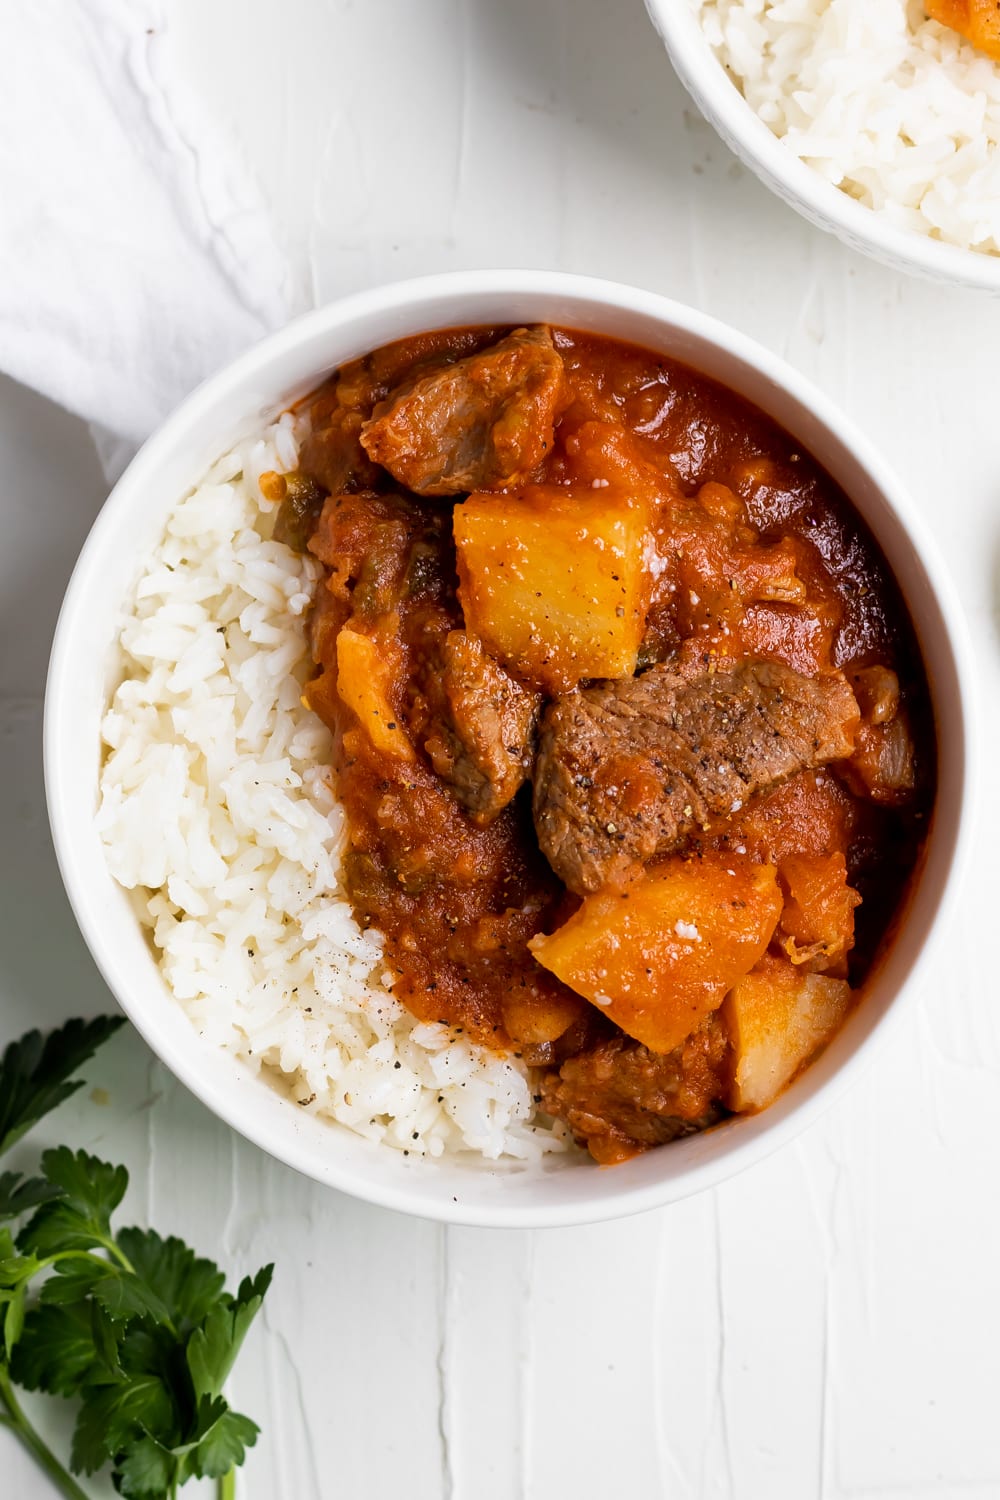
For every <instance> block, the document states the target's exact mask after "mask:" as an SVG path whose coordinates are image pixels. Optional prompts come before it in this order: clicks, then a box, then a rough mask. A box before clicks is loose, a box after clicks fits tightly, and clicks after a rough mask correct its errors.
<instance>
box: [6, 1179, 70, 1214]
mask: <svg viewBox="0 0 1000 1500" xmlns="http://www.w3.org/2000/svg"><path fill="white" fill-rule="evenodd" d="M60 1192H61V1189H59V1188H57V1187H55V1186H54V1184H53V1183H51V1182H45V1181H44V1179H43V1178H41V1177H25V1176H23V1175H22V1173H20V1172H0V1220H2V1219H17V1218H19V1217H20V1215H21V1214H24V1213H27V1212H28V1209H29V1208H37V1207H38V1205H39V1204H40V1203H48V1202H49V1201H50V1200H51V1199H52V1198H58V1197H59V1196H60Z"/></svg>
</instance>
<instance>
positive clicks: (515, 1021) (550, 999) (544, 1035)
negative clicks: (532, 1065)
mask: <svg viewBox="0 0 1000 1500" xmlns="http://www.w3.org/2000/svg"><path fill="white" fill-rule="evenodd" d="M540 977H541V978H542V979H543V981H544V987H543V986H542V985H537V986H528V985H525V986H524V988H521V986H520V985H514V986H512V988H511V989H510V990H508V992H507V994H506V995H504V998H503V1023H504V1026H505V1027H506V1028H507V1033H508V1035H509V1036H510V1037H511V1038H512V1039H513V1040H514V1041H516V1042H526V1043H528V1044H529V1045H532V1046H538V1045H539V1044H541V1043H543V1042H554V1041H557V1040H558V1038H559V1037H561V1036H562V1035H563V1033H564V1032H565V1031H567V1030H568V1029H569V1028H570V1026H572V1025H573V1023H574V1022H575V1021H579V1020H580V1019H581V1018H582V1016H583V1015H584V1014H585V1013H586V1011H587V1005H586V1001H584V1000H583V999H582V997H581V996H580V995H574V994H573V993H572V992H571V991H570V990H567V989H564V988H563V986H562V985H556V984H553V982H552V980H551V979H550V978H549V976H548V975H547V974H545V975H541V976H540Z"/></svg>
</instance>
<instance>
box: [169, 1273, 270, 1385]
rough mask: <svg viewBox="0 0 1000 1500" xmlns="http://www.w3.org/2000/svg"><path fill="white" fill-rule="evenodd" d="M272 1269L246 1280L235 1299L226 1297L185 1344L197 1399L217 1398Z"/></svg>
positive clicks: (241, 1284) (258, 1305)
mask: <svg viewBox="0 0 1000 1500" xmlns="http://www.w3.org/2000/svg"><path fill="white" fill-rule="evenodd" d="M273 1271H274V1267H273V1266H265V1267H264V1268H263V1270H260V1271H258V1272H257V1275H256V1276H255V1277H254V1278H253V1280H251V1279H250V1277H249V1276H248V1277H245V1278H244V1280H243V1281H242V1282H241V1283H240V1289H239V1291H238V1292H237V1293H236V1296H235V1297H226V1298H225V1299H224V1300H223V1301H222V1302H221V1303H220V1305H219V1306H218V1307H216V1308H214V1309H213V1311H212V1312H210V1313H209V1315H208V1317H207V1318H206V1319H205V1321H204V1322H203V1323H202V1325H201V1327H200V1328H196V1329H195V1331H194V1333H192V1335H191V1337H190V1339H189V1340H188V1346H187V1365H188V1369H189V1370H190V1372H191V1380H192V1383H193V1385H194V1390H195V1395H196V1396H218V1395H219V1394H220V1392H221V1390H222V1387H223V1386H224V1385H225V1383H226V1378H227V1376H228V1375H229V1372H230V1370H231V1369H232V1368H233V1365H234V1363H235V1361H236V1356H237V1354H239V1352H240V1345H241V1344H242V1343H243V1340H244V1339H245V1338H246V1335H247V1330H248V1329H249V1327H250V1324H251V1323H252V1322H253V1320H254V1318H255V1317H256V1316H257V1313H258V1311H259V1310H260V1304H261V1302H262V1301H263V1299H264V1293H265V1292H266V1291H267V1289H268V1287H269V1286H270V1284H271V1275H272V1272H273Z"/></svg>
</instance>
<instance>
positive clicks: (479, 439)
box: [361, 328, 565, 495]
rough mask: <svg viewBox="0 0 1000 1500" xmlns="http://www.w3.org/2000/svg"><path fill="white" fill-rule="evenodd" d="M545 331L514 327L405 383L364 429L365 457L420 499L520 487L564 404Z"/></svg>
mask: <svg viewBox="0 0 1000 1500" xmlns="http://www.w3.org/2000/svg"><path fill="white" fill-rule="evenodd" d="M564 390H565V383H564V377H563V365H562V359H561V358H560V356H559V354H558V353H557V352H556V349H555V347H554V346H553V343H552V335H551V334H550V333H549V330H548V329H547V328H519V329H517V330H516V332H514V333H512V334H511V335H510V336H509V337H508V338H505V339H501V340H500V342H499V343H498V344H492V345H490V346H489V348H486V349H483V350H481V351H480V353H478V354H471V355H469V356H468V357H467V358H465V359H459V360H456V361H455V362H454V363H452V364H446V365H444V366H442V367H441V368H440V369H437V370H435V371H433V372H431V373H429V374H424V375H420V376H418V377H417V378H415V379H414V380H411V381H405V382H404V383H403V385H401V386H400V387H399V388H398V389H397V390H395V391H392V392H390V394H389V396H388V397H387V398H386V400H384V401H381V402H379V404H378V405H377V406H376V408H375V412H374V415H373V417H372V418H371V420H370V421H368V422H366V423H365V424H364V426H363V427H362V428H361V443H362V445H363V447H364V449H365V452H366V453H367V454H368V456H369V458H371V459H373V460H374V461H375V462H376V463H379V464H382V465H383V466H384V467H385V468H386V469H388V470H389V472H390V474H392V475H393V477H394V478H395V479H397V480H398V481H399V483H400V484H404V485H406V487H407V488H408V489H411V490H415V491H416V493H417V494H419V495H458V494H464V493H466V492H468V491H470V490H479V489H495V488H498V487H500V486H503V485H505V484H513V483H516V482H517V481H518V480H520V479H523V478H525V477H526V476H527V475H528V474H530V473H531V471H532V470H533V469H535V468H536V467H537V466H538V464H539V463H541V461H542V459H543V458H544V457H545V455H546V453H547V452H548V451H549V449H550V448H551V446H552V441H553V431H554V426H555V421H556V418H557V416H558V415H559V412H560V410H561V408H562V406H563V404H564V400H565V396H564Z"/></svg>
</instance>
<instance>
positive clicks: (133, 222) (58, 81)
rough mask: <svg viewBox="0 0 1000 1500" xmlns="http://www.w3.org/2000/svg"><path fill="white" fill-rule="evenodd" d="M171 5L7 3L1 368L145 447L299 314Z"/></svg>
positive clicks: (103, 0)
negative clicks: (200, 86) (196, 79)
mask: <svg viewBox="0 0 1000 1500" xmlns="http://www.w3.org/2000/svg"><path fill="white" fill-rule="evenodd" d="M165 9H166V8H165V6H164V4H163V3H161V0H4V3H3V4H2V5H0V55H3V56H4V57H5V58H6V59H7V66H6V69H5V77H4V86H3V88H2V89H0V257H2V260H0V267H2V275H0V369H3V370H4V371H6V372H7V373H8V374H10V375H12V376H13V377H14V378H15V379H16V380H19V381H21V382H23V383H24V384H26V385H30V386H34V387H35V388H36V389H37V390H39V391H41V392H43V393H44V394H45V395H46V396H49V397H50V398H51V399H52V400H54V401H57V402H59V403H60V404H61V405H63V406H66V407H68V408H69V409H70V410H71V411H74V412H76V413H78V414H79V415H80V416H82V417H84V418H86V420H87V421H89V422H91V423H94V424H97V425H98V426H100V427H102V428H104V429H107V430H108V431H109V432H110V433H111V434H113V435H114V436H115V437H116V438H117V439H118V440H120V441H119V445H118V451H117V455H111V454H110V450H109V449H108V448H107V446H105V454H106V456H109V458H110V462H111V464H112V465H113V466H114V467H118V466H119V464H118V462H116V457H117V458H118V459H120V457H121V456H122V451H123V448H127V447H129V446H131V447H135V446H137V445H138V444H139V443H140V442H141V441H142V439H143V438H144V437H145V436H146V435H147V433H148V432H149V431H150V430H151V429H152V428H153V427H155V426H156V424H157V423H158V422H159V421H160V420H161V419H162V418H163V417H164V416H165V415H166V413H167V412H168V411H169V410H170V409H171V407H173V406H174V405H175V404H176V403H177V401H178V400H180V398H181V397H182V396H183V395H185V394H186V393H187V392H188V391H189V390H191V389H192V388H193V387H194V386H195V385H196V384H197V383H198V382H199V381H200V380H201V379H202V378H203V377H204V376H205V375H207V374H209V373H210V372H211V371H212V370H214V369H216V368H217V367H218V366H219V365H221V364H223V363H224V362H225V361H226V360H227V359H229V358H231V357H232V356H233V355H234V354H235V353H237V352H238V351H239V350H240V349H242V348H245V347H246V346H247V345H248V344H250V343H252V342H253V341H254V340H255V339H257V338H259V337H260V336H261V335H262V334H263V333H265V332H267V331H268V330H269V329H270V328H272V327H274V326H276V325H278V324H280V323H281V322H282V321H283V320H284V318H285V317H286V315H287V305H286V301H287V298H286V290H287V287H288V285H289V276H288V267H287V262H286V260H285V257H284V256H283V254H282V252H281V250H280V249H279V247H278V245H277V243H276V240H275V236H274V233H273V230H272V227H271V225H270V223H269V221H268V217H267V214H266V212H265V211H264V210H263V208H262V206H261V204H260V202H259V199H258V198H257V195H256V194H255V192H254V190H253V188H252V186H251V184H250V183H249V181H248V180H245V178H244V177H243V176H241V173H240V168H239V163H238V162H236V161H235V160H233V159H232V153H230V152H228V151H227V150H226V148H225V147H224V146H223V145H222V143H221V141H220V140H219V139H218V138H217V137H216V136H215V134H214V132H213V129H212V127H211V125H210V124H209V122H208V121H207V120H206V119H204V118H202V117H199V116H198V113H197V110H196V108H195V105H194V102H193V100H192V99H191V98H190V96H188V95H187V94H186V93H185V90H184V87H183V82H182V80H180V79H178V78H177V77H176V76H173V75H172V73H171V68H170V57H169V41H168V38H167V37H166V35H165Z"/></svg>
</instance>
